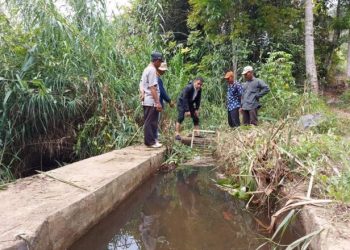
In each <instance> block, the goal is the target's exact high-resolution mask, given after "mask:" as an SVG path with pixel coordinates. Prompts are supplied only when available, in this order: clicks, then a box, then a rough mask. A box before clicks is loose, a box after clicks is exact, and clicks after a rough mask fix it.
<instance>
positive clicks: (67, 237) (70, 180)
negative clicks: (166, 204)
mask: <svg viewBox="0 0 350 250" xmlns="http://www.w3.org/2000/svg"><path fill="white" fill-rule="evenodd" d="M164 153H165V148H161V149H150V148H146V147H144V146H133V147H128V148H124V149H121V150H115V151H112V152H110V153H107V154H103V155H99V156H96V157H92V158H89V159H86V160H82V161H79V162H76V163H73V164H70V165H67V166H64V167H61V168H58V169H55V170H52V171H49V172H47V174H39V175H35V176H32V177H28V178H24V179H20V180H17V181H16V182H14V183H11V184H10V185H9V186H8V188H7V189H6V190H3V191H0V211H1V213H0V249H36V250H41V249H45V250H48V249H66V248H67V247H69V246H70V245H71V244H72V243H73V242H74V241H76V240H77V239H78V238H79V237H80V236H82V235H83V234H84V233H85V232H86V231H87V230H89V229H90V228H91V227H92V226H93V225H95V224H96V223H97V222H98V221H100V220H101V218H103V217H104V216H105V215H106V214H107V213H109V212H110V211H111V210H112V209H113V208H115V206H116V205H118V204H119V203H120V202H122V201H123V199H125V198H126V197H127V196H128V195H129V194H130V193H131V192H133V191H134V190H135V189H136V188H137V187H138V186H139V185H140V184H142V183H143V182H144V181H145V180H146V179H147V178H148V177H149V176H150V175H151V174H153V173H154V172H155V171H156V170H157V168H158V167H159V166H160V164H161V163H162V161H163V158H164Z"/></svg>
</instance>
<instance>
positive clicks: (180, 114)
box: [177, 105, 199, 126]
mask: <svg viewBox="0 0 350 250" xmlns="http://www.w3.org/2000/svg"><path fill="white" fill-rule="evenodd" d="M177 112H178V116H177V122H178V123H180V124H181V123H182V122H183V121H184V119H185V112H186V111H185V109H184V108H183V106H182V105H177ZM190 113H191V117H192V120H193V125H195V126H197V125H199V117H198V116H196V114H195V109H194V108H192V107H190Z"/></svg>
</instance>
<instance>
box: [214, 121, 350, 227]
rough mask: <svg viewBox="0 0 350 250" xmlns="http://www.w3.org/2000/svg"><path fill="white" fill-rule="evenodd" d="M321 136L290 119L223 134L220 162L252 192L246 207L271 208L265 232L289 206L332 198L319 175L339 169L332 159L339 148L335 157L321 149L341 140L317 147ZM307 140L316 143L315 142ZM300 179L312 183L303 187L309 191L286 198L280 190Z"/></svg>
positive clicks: (318, 202)
mask: <svg viewBox="0 0 350 250" xmlns="http://www.w3.org/2000/svg"><path fill="white" fill-rule="evenodd" d="M322 136H324V135H319V134H315V133H313V132H312V131H311V130H308V131H305V130H301V129H300V128H299V127H298V126H296V124H295V123H294V122H293V121H290V120H283V121H280V122H278V123H276V124H274V125H271V124H268V123H265V124H262V125H261V126H258V127H249V128H247V127H242V128H239V129H236V130H233V131H227V132H225V133H221V135H220V138H219V139H218V142H217V150H216V155H217V158H218V163H219V165H220V167H221V169H222V170H223V172H224V173H225V175H226V176H228V177H229V178H230V179H232V180H233V182H234V183H237V184H239V185H240V187H246V189H247V190H248V192H247V193H248V194H249V195H251V196H250V199H249V201H248V203H247V208H248V207H249V206H255V207H259V208H264V209H258V210H259V211H266V210H267V212H268V218H269V219H270V225H264V226H263V228H265V229H266V230H267V231H270V232H271V231H273V229H274V227H275V223H276V221H278V219H279V217H280V216H282V215H283V214H285V213H286V212H287V211H290V210H291V209H295V208H298V207H302V206H303V205H308V204H326V203H329V202H331V200H329V199H327V198H328V196H327V192H326V190H325V187H323V186H322V185H321V182H320V180H319V179H320V178H319V177H320V176H321V175H322V176H325V175H326V176H328V177H332V176H335V175H336V174H337V173H336V171H334V166H335V165H336V164H337V162H335V160H334V159H335V158H336V157H337V154H338V151H336V150H335V153H334V154H335V156H333V155H332V154H331V153H332V152H329V154H328V155H327V154H324V153H323V152H322V150H324V151H325V152H326V153H328V149H329V147H330V145H328V144H329V143H337V141H334V142H333V141H331V142H327V143H328V144H327V147H326V146H323V145H320V146H319V148H317V147H316V145H317V144H322V143H321V142H320V140H321V139H323V137H322ZM326 136H327V135H326ZM305 138H306V139H305ZM309 138H310V139H309ZM330 138H333V137H332V136H330ZM334 138H336V137H334ZM305 141H306V142H308V143H314V144H315V147H312V145H313V144H311V147H310V145H307V144H306V143H305ZM304 147H305V149H304ZM309 147H310V148H309ZM312 150H315V151H316V153H315V152H312ZM344 150H345V149H344ZM304 151H305V152H306V153H305V152H304ZM318 151H320V152H318ZM299 183H305V184H306V183H307V184H308V185H305V186H308V190H304V191H303V192H305V196H303V197H297V198H296V197H292V198H286V197H285V195H282V194H281V190H282V187H284V186H286V185H287V184H288V186H296V185H298V184H299ZM311 196H312V197H313V198H311ZM282 198H283V199H282Z"/></svg>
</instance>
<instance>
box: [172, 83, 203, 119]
mask: <svg viewBox="0 0 350 250" xmlns="http://www.w3.org/2000/svg"><path fill="white" fill-rule="evenodd" d="M195 93H196V92H195V89H194V86H193V83H190V84H188V85H187V86H186V87H185V88H184V89H183V90H182V92H181V95H180V97H179V100H178V104H177V105H178V106H179V105H180V106H181V107H182V108H183V109H184V111H185V112H187V111H190V109H194V110H198V109H199V106H200V104H201V95H202V89H199V90H198V91H197V94H195ZM194 96H195V97H194ZM193 97H194V98H193Z"/></svg>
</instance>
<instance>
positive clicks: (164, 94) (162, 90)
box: [157, 76, 171, 108]
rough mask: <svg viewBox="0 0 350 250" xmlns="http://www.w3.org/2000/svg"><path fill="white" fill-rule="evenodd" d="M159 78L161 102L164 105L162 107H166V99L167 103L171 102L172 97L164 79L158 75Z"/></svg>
mask: <svg viewBox="0 0 350 250" xmlns="http://www.w3.org/2000/svg"><path fill="white" fill-rule="evenodd" d="M157 80H158V87H159V91H160V97H159V101H160V104H161V105H162V107H163V108H164V101H166V102H167V103H170V102H171V99H170V97H169V96H168V94H167V92H166V90H165V88H164V85H163V81H162V79H161V78H160V77H159V76H158V79H157Z"/></svg>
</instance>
